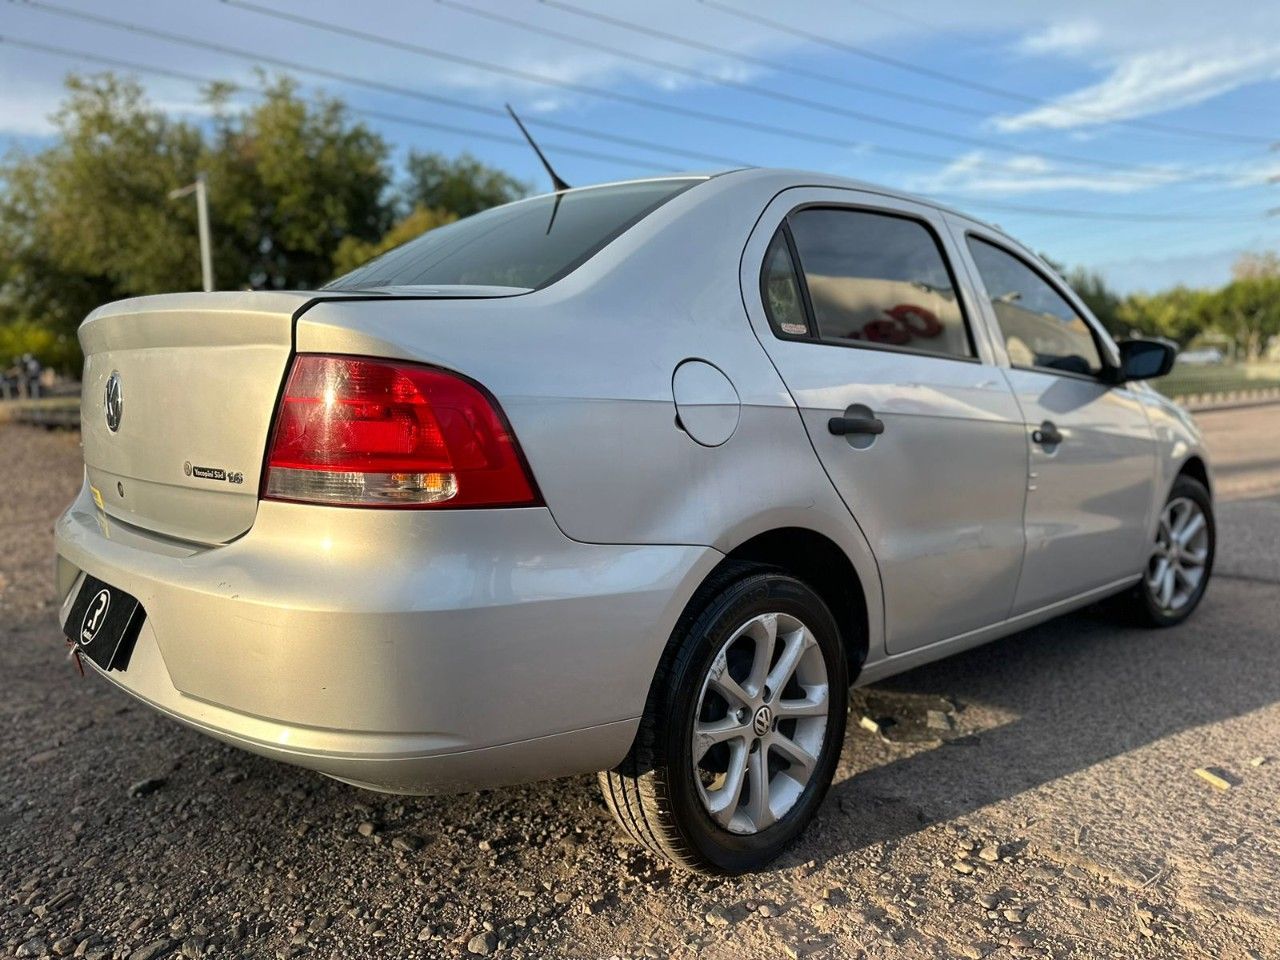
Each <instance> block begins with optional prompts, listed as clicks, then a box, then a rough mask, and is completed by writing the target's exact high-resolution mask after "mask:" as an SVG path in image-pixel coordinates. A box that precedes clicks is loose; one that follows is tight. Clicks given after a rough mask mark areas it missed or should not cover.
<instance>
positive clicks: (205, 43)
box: [10, 0, 1003, 169]
mask: <svg viewBox="0 0 1280 960" xmlns="http://www.w3.org/2000/svg"><path fill="white" fill-rule="evenodd" d="M10 2H11V3H19V2H20V3H22V4H23V5H25V6H29V7H31V8H33V9H37V10H41V11H43V12H45V13H51V14H55V15H57V16H62V17H68V18H70V19H73V20H83V21H86V22H89V23H96V24H99V25H101V26H107V27H111V28H113V29H116V30H122V31H124V32H126V33H132V34H136V35H138V36H145V37H152V38H154V39H159V40H164V41H166V42H168V43H177V44H182V45H185V46H189V47H194V48H196V49H201V50H211V51H213V52H215V53H221V54H225V55H227V56H233V57H239V58H241V59H246V60H250V61H252V62H255V63H265V64H270V65H272V66H274V67H277V68H279V69H283V70H291V71H294V72H296V73H303V74H311V75H313V76H318V77H325V78H326V79H329V80H337V81H338V82H340V83H349V84H353V85H355V86H361V87H366V88H368V89H370V90H378V91H381V92H384V93H393V94H397V95H400V96H405V97H412V98H414V99H416V100H421V101H424V102H427V103H434V104H439V105H443V106H448V107H455V108H457V109H459V110H468V111H471V112H473V113H482V114H486V115H489V116H495V117H502V118H504V119H505V118H506V115H505V114H504V113H503V112H502V111H500V110H498V109H496V108H492V107H480V106H477V105H475V104H470V103H467V102H466V101H462V100H456V99H453V98H451V97H445V96H442V95H440V94H435V93H426V92H424V91H421V90H416V89H413V88H410V87H401V86H397V85H395V84H389V83H383V82H381V81H378V80H369V79H367V78H364V77H357V76H354V75H352V74H348V73H341V72H339V71H336V70H329V69H326V68H323V67H317V66H312V65H308V64H302V63H297V62H293V61H289V60H284V59H282V58H280V57H273V56H269V55H267V54H261V53H255V52H253V51H247V50H244V49H242V48H236V47H231V46H228V45H226V44H221V43H214V42H213V41H209V40H200V39H197V38H195V37H187V36H183V35H181V34H175V33H170V32H168V31H164V30H157V29H155V28H153V27H147V26H143V25H142V24H136V23H129V22H127V21H123V20H115V19H112V18H111V17H104V16H101V15H100V14H94V13H90V12H88V11H86V10H75V9H71V8H67V7H60V6H57V5H56V4H52V3H46V2H42V0H10ZM666 109H667V110H668V112H673V113H680V114H683V115H687V116H692V117H694V118H697V119H706V118H708V117H710V118H712V119H717V120H723V121H725V122H729V123H732V124H733V125H734V126H738V127H741V128H744V129H749V130H754V131H756V132H759V133H766V134H773V135H778V136H784V137H788V138H790V139H799V140H807V141H809V142H812V143H818V144H822V145H823V146H831V147H840V148H842V149H854V150H873V151H876V152H878V153H881V154H884V155H885V156H891V157H898V158H900V159H904V160H912V161H915V162H919V163H931V164H932V163H943V164H947V163H950V162H951V161H952V158H951V157H947V156H943V155H941V154H936V153H928V152H925V151H918V150H904V149H899V148H894V147H883V146H877V145H876V144H872V143H867V142H864V141H857V140H843V139H840V138H837V137H827V136H823V135H820V134H813V133H809V132H807V131H804V130H792V129H789V128H786V127H772V126H770V125H768V124H760V123H755V122H753V121H749V120H737V119H733V118H719V117H717V116H716V115H714V114H703V113H702V112H701V111H692V110H683V109H681V108H677V107H667V108H666ZM530 123H532V124H534V125H536V126H543V127H547V128H549V129H555V130H561V131H564V132H568V133H574V134H576V135H578V136H582V137H586V138H589V139H593V140H607V141H609V142H613V143H620V144H626V145H629V146H635V147H639V148H641V149H649V150H660V149H665V150H666V151H667V152H669V153H672V154H677V155H681V156H687V157H691V158H693V159H696V160H699V161H701V162H711V163H716V164H722V165H726V166H743V164H742V162H741V161H738V160H734V159H731V158H727V157H722V156H717V155H716V154H709V153H702V152H697V151H691V150H687V149H684V148H683V147H674V146H668V147H665V148H664V147H656V146H653V145H650V144H648V143H647V142H646V141H642V140H639V139H637V138H633V137H625V136H620V135H618V134H609V133H601V132H598V131H596V130H594V129H590V128H587V127H579V126H574V125H573V124H566V123H562V122H560V121H555V120H548V119H546V118H536V119H533V118H531V119H530ZM974 166H987V167H991V168H992V169H1003V168H1002V167H998V166H995V165H992V164H983V163H980V162H979V163H975V164H974Z"/></svg>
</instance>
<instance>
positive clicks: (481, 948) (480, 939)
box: [467, 930, 498, 957]
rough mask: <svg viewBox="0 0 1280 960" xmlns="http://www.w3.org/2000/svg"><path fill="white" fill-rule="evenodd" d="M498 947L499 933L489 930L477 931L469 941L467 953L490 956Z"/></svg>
mask: <svg viewBox="0 0 1280 960" xmlns="http://www.w3.org/2000/svg"><path fill="white" fill-rule="evenodd" d="M497 948H498V935H497V934H496V933H493V932H492V931H489V930H486V931H485V932H484V933H477V934H476V935H475V936H474V937H472V938H471V940H470V941H469V942H468V943H467V953H474V954H476V955H477V956H481V957H487V956H489V954H491V953H493V951H494V950H496V949H497Z"/></svg>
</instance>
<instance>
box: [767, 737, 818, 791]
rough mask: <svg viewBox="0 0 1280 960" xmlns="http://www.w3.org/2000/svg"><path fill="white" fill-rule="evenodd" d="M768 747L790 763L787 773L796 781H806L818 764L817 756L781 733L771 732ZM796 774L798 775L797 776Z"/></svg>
mask: <svg viewBox="0 0 1280 960" xmlns="http://www.w3.org/2000/svg"><path fill="white" fill-rule="evenodd" d="M769 747H770V749H773V750H776V751H778V753H780V754H782V756H783V758H784V759H785V760H786V761H787V762H788V763H789V764H790V765H791V767H790V770H788V773H791V778H792V779H793V780H795V781H796V782H797V783H802V784H803V783H806V782H807V781H808V779H809V777H810V775H811V774H812V773H813V771H814V768H815V767H817V765H818V758H817V757H815V756H814V755H813V754H812V753H810V752H809V751H808V750H806V749H805V748H804V747H802V746H800V744H798V743H796V742H795V741H794V740H792V739H791V738H790V737H788V736H786V735H784V734H782V733H778V732H775V733H774V734H773V736H772V737H771V738H770V742H769ZM797 774H799V775H798V776H797Z"/></svg>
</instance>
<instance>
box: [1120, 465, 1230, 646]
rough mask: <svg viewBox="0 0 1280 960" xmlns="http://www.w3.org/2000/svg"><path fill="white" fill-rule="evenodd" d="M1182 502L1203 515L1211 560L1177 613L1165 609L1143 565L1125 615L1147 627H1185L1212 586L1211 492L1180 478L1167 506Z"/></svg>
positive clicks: (1214, 529) (1127, 597) (1127, 598)
mask: <svg viewBox="0 0 1280 960" xmlns="http://www.w3.org/2000/svg"><path fill="white" fill-rule="evenodd" d="M1180 498H1186V499H1188V500H1191V501H1193V502H1194V503H1195V504H1196V505H1197V506H1198V507H1199V508H1200V510H1201V512H1202V513H1203V514H1204V518H1205V528H1206V530H1207V531H1208V556H1207V558H1206V559H1205V562H1204V575H1203V576H1202V577H1201V578H1200V582H1199V584H1198V585H1197V586H1196V588H1195V590H1194V591H1193V592H1192V594H1191V596H1190V597H1189V598H1188V599H1187V601H1186V602H1185V603H1184V604H1183V605H1182V606H1180V607H1179V608H1178V609H1176V610H1169V609H1166V608H1165V607H1163V606H1162V605H1161V603H1160V600H1159V598H1158V597H1157V596H1156V595H1155V591H1154V590H1153V589H1152V587H1151V584H1150V583H1149V582H1148V570H1149V564H1144V565H1143V573H1142V579H1141V580H1140V581H1139V582H1138V585H1137V586H1136V587H1134V588H1133V590H1132V591H1130V592H1129V593H1128V594H1126V595H1125V601H1124V612H1125V614H1126V615H1127V617H1128V619H1130V620H1131V621H1133V622H1136V623H1138V624H1139V625H1141V626H1146V627H1155V628H1163V627H1173V626H1177V625H1178V624H1180V623H1182V622H1183V621H1184V620H1186V619H1187V618H1188V617H1190V616H1191V614H1193V613H1195V610H1196V607H1198V606H1199V605H1200V601H1201V600H1202V599H1204V593H1205V590H1206V589H1207V588H1208V586H1209V578H1210V576H1211V575H1212V573H1213V560H1214V555H1215V553H1216V551H1217V527H1216V525H1215V523H1214V517H1213V499H1212V498H1211V497H1210V496H1209V491H1208V490H1207V489H1205V486H1204V484H1202V483H1201V482H1200V481H1199V480H1196V479H1194V478H1192V477H1188V476H1185V475H1184V476H1180V477H1178V479H1177V480H1175V481H1174V482H1173V488H1172V489H1171V490H1170V491H1169V496H1168V498H1166V500H1165V503H1164V506H1162V508H1161V510H1162V512H1163V510H1164V508H1165V507H1167V506H1168V505H1169V504H1170V503H1173V502H1174V501H1175V500H1178V499H1180Z"/></svg>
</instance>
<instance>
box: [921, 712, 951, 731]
mask: <svg viewBox="0 0 1280 960" xmlns="http://www.w3.org/2000/svg"><path fill="white" fill-rule="evenodd" d="M925 724H926V725H927V726H928V728H929V729H930V730H950V729H951V728H952V727H954V726H955V721H954V720H952V719H951V714H949V713H944V712H942V711H941V710H929V711H927V712H926V713H925Z"/></svg>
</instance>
